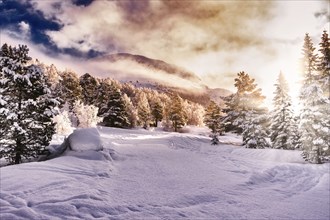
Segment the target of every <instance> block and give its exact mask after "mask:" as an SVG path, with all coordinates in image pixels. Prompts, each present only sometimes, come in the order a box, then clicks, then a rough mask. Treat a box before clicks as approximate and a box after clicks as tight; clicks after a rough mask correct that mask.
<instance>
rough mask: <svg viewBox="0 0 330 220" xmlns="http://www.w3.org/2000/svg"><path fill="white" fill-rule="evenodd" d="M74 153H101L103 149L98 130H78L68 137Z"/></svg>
mask: <svg viewBox="0 0 330 220" xmlns="http://www.w3.org/2000/svg"><path fill="white" fill-rule="evenodd" d="M68 139H69V143H70V149H71V150H73V151H91V150H94V151H100V150H102V149H103V146H102V141H101V138H100V133H99V132H98V130H97V129H96V128H83V129H76V130H74V131H73V133H72V134H71V135H70V136H69V137H68Z"/></svg>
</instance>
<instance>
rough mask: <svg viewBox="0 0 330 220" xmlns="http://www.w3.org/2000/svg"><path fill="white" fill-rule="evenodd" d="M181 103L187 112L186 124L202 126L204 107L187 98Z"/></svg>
mask: <svg viewBox="0 0 330 220" xmlns="http://www.w3.org/2000/svg"><path fill="white" fill-rule="evenodd" d="M183 104H184V110H185V112H186V114H187V125H195V126H203V125H204V115H205V109H204V107H203V106H202V105H200V104H198V103H195V102H190V101H187V100H185V101H184V103H183Z"/></svg>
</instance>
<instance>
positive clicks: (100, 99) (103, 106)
mask: <svg viewBox="0 0 330 220" xmlns="http://www.w3.org/2000/svg"><path fill="white" fill-rule="evenodd" d="M113 87H114V84H113V83H112V80H111V79H110V78H106V79H101V80H100V84H99V87H98V89H97V100H96V106H97V107H98V108H99V113H98V115H99V116H102V117H103V114H105V113H106V112H107V111H108V101H109V99H110V93H111V91H113V90H114V88H113Z"/></svg>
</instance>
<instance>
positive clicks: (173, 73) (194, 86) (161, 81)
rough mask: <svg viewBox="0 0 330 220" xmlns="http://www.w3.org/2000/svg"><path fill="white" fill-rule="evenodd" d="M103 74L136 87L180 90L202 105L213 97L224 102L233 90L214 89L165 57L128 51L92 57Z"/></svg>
mask: <svg viewBox="0 0 330 220" xmlns="http://www.w3.org/2000/svg"><path fill="white" fill-rule="evenodd" d="M91 63H92V64H93V65H94V68H96V69H98V71H97V72H101V73H102V75H101V76H102V77H114V78H116V79H118V80H120V81H123V82H131V83H133V84H134V85H135V86H137V87H148V88H152V89H156V90H159V91H163V92H164V91H167V92H177V93H179V94H180V95H181V96H182V97H184V98H187V99H189V100H192V101H196V102H199V103H201V104H207V103H208V102H209V100H210V99H212V100H214V101H216V102H221V97H225V96H228V95H230V94H231V93H232V92H230V91H229V90H226V89H222V88H216V89H211V88H209V87H208V86H207V85H205V84H203V83H202V80H201V79H200V78H199V77H198V76H197V75H196V74H195V73H193V72H190V71H187V70H185V69H184V68H182V67H178V66H176V65H173V64H169V63H167V62H165V61H162V60H157V59H152V58H148V57H145V56H142V55H133V54H129V53H117V54H109V55H105V56H102V57H98V58H95V59H92V60H91Z"/></svg>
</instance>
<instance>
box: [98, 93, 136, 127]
mask: <svg viewBox="0 0 330 220" xmlns="http://www.w3.org/2000/svg"><path fill="white" fill-rule="evenodd" d="M102 117H104V118H103V123H104V125H105V126H109V127H118V128H127V127H129V125H130V123H129V119H128V114H127V112H126V105H125V101H124V99H123V95H122V93H121V91H120V89H119V88H117V87H116V86H112V87H111V91H109V100H108V102H107V109H106V111H105V113H104V114H103V115H102Z"/></svg>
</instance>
